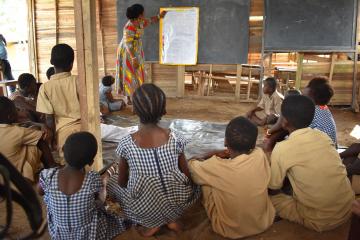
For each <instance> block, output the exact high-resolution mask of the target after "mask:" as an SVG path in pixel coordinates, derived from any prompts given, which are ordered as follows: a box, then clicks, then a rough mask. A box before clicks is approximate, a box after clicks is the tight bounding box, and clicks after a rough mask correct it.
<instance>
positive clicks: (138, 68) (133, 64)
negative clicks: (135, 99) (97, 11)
mask: <svg viewBox="0 0 360 240" xmlns="http://www.w3.org/2000/svg"><path fill="white" fill-rule="evenodd" d="M165 14H166V12H165V11H164V12H161V13H160V14H158V15H157V16H154V17H152V18H150V19H146V18H144V7H143V6H142V5H141V4H134V5H132V6H131V7H128V8H127V10H126V17H127V18H128V19H129V21H128V22H127V23H126V24H125V26H124V29H123V38H122V40H121V42H120V44H119V47H118V49H117V60H116V86H117V88H118V89H119V90H120V92H122V93H123V94H124V95H125V96H127V98H128V104H130V97H131V95H132V94H133V93H134V91H135V90H136V89H137V88H138V87H140V86H141V85H142V84H143V83H144V78H145V73H144V51H143V46H142V36H143V34H144V29H145V28H146V27H147V26H149V25H150V24H153V23H157V22H158V21H159V20H160V18H163V17H164V16H165Z"/></svg>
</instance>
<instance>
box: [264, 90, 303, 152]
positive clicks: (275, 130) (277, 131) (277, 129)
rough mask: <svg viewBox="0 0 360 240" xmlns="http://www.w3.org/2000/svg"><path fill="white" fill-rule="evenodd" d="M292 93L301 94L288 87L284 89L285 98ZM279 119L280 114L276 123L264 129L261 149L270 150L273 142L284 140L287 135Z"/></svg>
mask: <svg viewBox="0 0 360 240" xmlns="http://www.w3.org/2000/svg"><path fill="white" fill-rule="evenodd" d="M293 95H301V92H300V91H299V90H296V89H290V90H288V91H286V93H285V98H287V97H288V96H293ZM281 121H282V117H281V114H280V117H279V118H278V120H277V121H276V123H275V124H274V125H273V126H272V127H271V128H270V129H267V131H266V136H265V140H264V145H263V149H264V151H265V152H267V153H269V152H271V151H272V150H273V149H274V147H275V144H276V143H277V142H280V141H282V140H284V138H285V137H286V136H287V135H289V132H288V131H286V130H284V129H283V128H282V127H281Z"/></svg>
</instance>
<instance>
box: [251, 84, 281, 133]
mask: <svg viewBox="0 0 360 240" xmlns="http://www.w3.org/2000/svg"><path fill="white" fill-rule="evenodd" d="M263 93H264V94H263V96H262V98H261V100H260V102H259V104H258V105H257V107H256V108H254V109H252V110H251V111H249V112H248V113H247V114H246V117H247V118H248V119H250V120H251V121H252V122H253V123H254V124H256V125H258V126H264V125H267V124H275V123H276V120H277V119H278V118H279V116H280V109H281V103H282V101H283V100H284V96H283V95H282V94H281V93H279V92H278V91H277V82H276V79H275V78H272V77H269V78H267V79H265V80H264V88H263Z"/></svg>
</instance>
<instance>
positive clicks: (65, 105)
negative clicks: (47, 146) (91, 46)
mask: <svg viewBox="0 0 360 240" xmlns="http://www.w3.org/2000/svg"><path fill="white" fill-rule="evenodd" d="M50 62H51V64H53V65H54V68H55V74H54V75H52V76H51V80H50V81H48V82H46V83H44V84H43V85H42V86H41V87H40V90H39V96H38V99H37V106H36V110H37V111H38V112H41V113H44V114H46V124H47V126H48V127H49V128H51V129H52V131H53V132H54V136H56V137H55V138H54V141H53V146H55V145H56V146H57V149H58V150H59V153H60V156H61V157H63V154H62V146H63V145H64V143H65V141H66V139H67V137H68V136H70V135H71V134H73V133H75V132H78V131H80V118H81V115H80V103H79V98H78V92H77V78H76V76H73V75H71V70H72V67H73V63H74V50H73V49H72V48H71V47H70V46H69V45H67V44H58V45H56V46H54V47H53V49H52V50H51V61H50Z"/></svg>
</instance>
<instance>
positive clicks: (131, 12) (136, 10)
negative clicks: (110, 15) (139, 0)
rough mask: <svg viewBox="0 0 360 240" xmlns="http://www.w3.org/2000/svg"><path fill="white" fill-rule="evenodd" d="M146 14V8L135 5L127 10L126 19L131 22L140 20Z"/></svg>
mask: <svg viewBox="0 0 360 240" xmlns="http://www.w3.org/2000/svg"><path fill="white" fill-rule="evenodd" d="M143 13H144V6H143V5H141V4H134V5H132V6H130V7H128V8H127V9H126V17H127V18H128V19H130V20H133V19H136V18H138V17H139V16H140V15H141V14H143Z"/></svg>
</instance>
